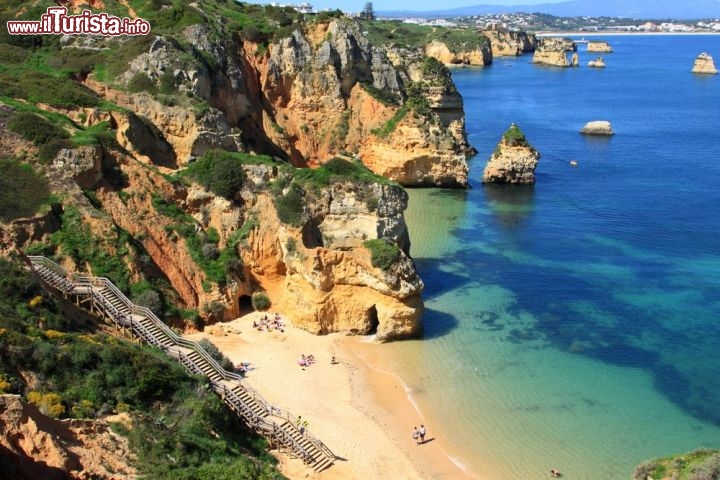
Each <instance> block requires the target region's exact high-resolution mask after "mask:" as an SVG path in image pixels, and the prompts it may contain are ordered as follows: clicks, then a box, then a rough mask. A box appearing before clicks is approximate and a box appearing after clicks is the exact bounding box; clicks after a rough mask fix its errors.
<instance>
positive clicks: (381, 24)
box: [362, 20, 488, 53]
mask: <svg viewBox="0 0 720 480" xmlns="http://www.w3.org/2000/svg"><path fill="white" fill-rule="evenodd" d="M362 27H363V31H366V32H368V33H367V38H368V39H369V40H370V41H371V42H372V43H373V44H375V45H389V46H393V47H424V46H425V45H427V44H428V43H430V42H432V41H433V40H437V41H440V42H443V43H445V44H446V45H447V47H448V49H449V50H450V51H451V52H454V53H457V52H461V51H469V50H474V49H476V48H481V47H483V46H486V45H488V39H487V38H486V37H485V36H483V35H480V34H479V33H478V32H477V31H475V30H474V29H472V28H447V27H431V26H427V25H415V24H412V23H403V22H402V21H400V20H388V21H374V22H362Z"/></svg>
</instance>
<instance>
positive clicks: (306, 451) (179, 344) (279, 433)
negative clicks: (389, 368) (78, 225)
mask: <svg viewBox="0 0 720 480" xmlns="http://www.w3.org/2000/svg"><path fill="white" fill-rule="evenodd" d="M28 259H29V261H30V266H31V267H32V269H33V271H34V272H35V273H36V274H37V276H38V277H39V278H40V279H41V280H42V281H43V283H44V284H45V285H47V286H49V287H52V288H53V289H55V290H57V291H59V292H60V293H62V294H63V296H65V297H66V298H71V297H72V298H74V299H75V301H76V304H77V305H78V306H80V307H82V308H85V309H86V310H88V311H90V312H91V313H94V314H98V315H102V316H103V317H105V318H107V319H109V320H110V321H112V322H113V323H114V324H115V325H116V326H117V327H119V328H121V329H125V330H128V331H129V332H130V333H131V334H132V335H133V336H135V337H136V338H139V339H140V340H141V341H144V342H145V343H147V344H149V345H153V346H155V347H158V348H160V349H162V350H163V351H164V352H165V353H167V354H168V355H169V356H171V357H172V358H174V359H176V360H177V361H178V362H180V363H181V364H182V365H183V366H184V367H185V369H186V370H188V371H189V372H191V373H193V374H197V375H203V376H205V377H207V378H208V380H209V381H210V385H211V386H212V388H213V390H215V392H217V393H218V394H219V395H220V396H221V397H222V399H223V402H225V404H226V405H227V406H228V407H229V408H230V409H231V410H232V411H233V412H235V413H236V414H237V415H238V416H239V417H240V418H241V419H242V420H243V421H244V422H245V423H246V424H247V425H248V426H249V427H250V428H252V429H253V430H254V431H255V432H257V433H258V434H260V435H262V436H263V437H265V438H267V439H268V440H269V441H270V443H271V444H272V445H274V446H277V447H280V448H285V449H287V450H289V451H290V452H292V453H293V454H295V455H297V456H298V457H299V458H302V459H303V461H304V462H305V463H307V464H309V465H311V466H312V467H313V468H314V469H315V470H316V471H322V470H325V469H326V468H329V467H330V466H332V464H333V463H334V462H335V459H336V456H335V455H334V454H333V453H332V452H331V451H330V449H329V448H327V446H325V444H323V443H322V442H321V441H320V440H319V439H317V438H316V437H314V436H313V435H312V434H311V433H310V432H308V431H307V430H304V431H302V432H301V431H300V428H299V425H296V423H295V422H296V420H297V418H299V417H295V416H294V415H292V414H290V412H288V411H286V410H283V409H280V408H278V407H276V406H273V405H271V404H270V403H268V402H267V401H266V400H265V399H263V398H262V397H261V396H260V395H259V394H258V393H257V392H256V391H255V389H253V388H252V387H251V386H250V385H249V384H248V383H247V381H246V380H245V379H244V378H243V377H242V376H240V375H238V374H236V373H234V372H229V371H227V370H225V369H223V368H222V367H221V366H220V365H219V364H218V363H217V362H216V361H215V359H213V358H212V357H211V356H210V355H209V354H208V353H207V352H206V351H205V350H204V349H203V348H202V347H201V346H199V345H198V344H197V343H195V342H191V341H190V340H186V339H184V338H182V337H180V336H178V335H177V334H175V332H173V331H172V330H171V329H170V328H169V327H168V326H167V325H165V324H164V323H163V322H162V321H161V320H160V319H159V318H158V317H157V316H155V314H154V313H153V312H151V311H150V310H149V309H147V308H145V307H140V306H137V305H135V304H133V303H132V302H131V301H130V300H129V299H128V298H127V297H126V296H125V295H124V294H123V293H122V292H121V291H120V290H118V289H117V287H115V285H113V284H112V282H110V280H108V279H107V278H102V277H90V276H81V275H75V274H71V273H69V272H67V271H66V270H65V269H64V268H62V267H61V266H60V265H58V264H56V263H55V262H53V261H52V260H49V259H48V258H45V257H41V256H29V257H28Z"/></svg>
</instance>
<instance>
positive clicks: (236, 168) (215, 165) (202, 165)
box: [183, 150, 245, 200]
mask: <svg viewBox="0 0 720 480" xmlns="http://www.w3.org/2000/svg"><path fill="white" fill-rule="evenodd" d="M242 164H243V162H242V160H241V159H240V158H239V156H238V155H236V154H233V153H230V152H224V151H222V150H211V151H209V152H207V153H205V155H203V156H202V157H201V158H200V159H198V160H196V161H195V162H193V163H191V164H190V165H189V166H188V168H187V169H186V170H185V172H183V173H184V174H185V175H188V176H189V177H191V178H193V179H194V180H196V181H197V182H198V183H200V184H201V185H203V186H204V187H205V188H207V189H208V190H210V191H211V192H213V193H215V194H217V195H220V196H221V197H224V198H227V199H228V200H232V199H233V198H235V195H237V193H238V192H239V191H240V189H241V188H242V185H243V182H244V181H245V172H244V171H243V169H242Z"/></svg>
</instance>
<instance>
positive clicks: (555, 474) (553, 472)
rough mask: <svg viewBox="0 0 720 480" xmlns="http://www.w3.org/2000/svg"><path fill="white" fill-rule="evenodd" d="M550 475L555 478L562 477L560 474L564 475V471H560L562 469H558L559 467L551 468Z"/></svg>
mask: <svg viewBox="0 0 720 480" xmlns="http://www.w3.org/2000/svg"><path fill="white" fill-rule="evenodd" d="M550 475H551V476H552V477H553V478H558V477H560V476H561V475H562V473H560V470H558V469H557V468H553V469H551V470H550Z"/></svg>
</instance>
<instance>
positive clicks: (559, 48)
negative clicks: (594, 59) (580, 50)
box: [532, 37, 579, 67]
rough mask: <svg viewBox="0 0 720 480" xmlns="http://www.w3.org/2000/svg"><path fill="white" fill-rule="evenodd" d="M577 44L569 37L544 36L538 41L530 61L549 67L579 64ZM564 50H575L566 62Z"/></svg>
mask: <svg viewBox="0 0 720 480" xmlns="http://www.w3.org/2000/svg"><path fill="white" fill-rule="evenodd" d="M576 51H577V45H576V44H575V42H573V41H572V40H571V39H569V38H554V37H546V38H543V39H542V40H541V41H540V44H539V45H538V47H537V49H536V50H535V53H534V54H533V59H532V63H536V64H540V65H547V66H551V67H571V66H572V67H576V66H578V65H579V59H578V57H577V53H576ZM566 52H575V53H573V56H572V61H571V62H568V59H567V53H566Z"/></svg>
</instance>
